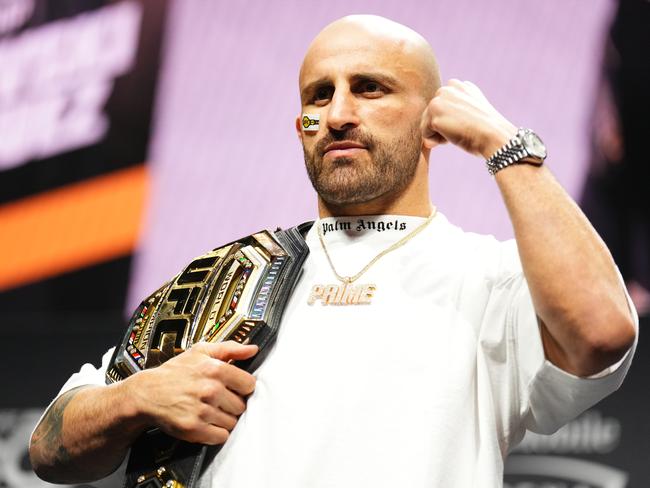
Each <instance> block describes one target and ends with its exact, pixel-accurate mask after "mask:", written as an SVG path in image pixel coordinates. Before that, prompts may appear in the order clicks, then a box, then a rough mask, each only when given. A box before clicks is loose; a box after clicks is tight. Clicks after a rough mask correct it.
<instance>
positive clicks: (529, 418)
mask: <svg viewBox="0 0 650 488" xmlns="http://www.w3.org/2000/svg"><path fill="white" fill-rule="evenodd" d="M423 220H424V219H421V218H417V217H405V216H381V217H348V218H336V219H334V218H329V219H323V220H321V221H319V222H317V223H316V224H315V225H314V227H312V229H311V230H310V231H309V233H308V235H307V243H308V245H309V248H310V251H311V252H310V255H309V257H308V258H307V261H306V263H305V266H304V273H303V275H302V277H301V278H300V280H299V282H298V285H297V287H296V289H295V292H294V294H293V296H292V297H291V299H290V301H289V303H288V305H287V308H286V310H285V316H284V319H283V323H282V326H281V328H280V330H279V333H278V339H277V343H276V345H275V346H274V348H273V350H272V351H271V353H270V354H269V356H268V358H267V359H266V361H265V362H264V363H263V364H262V366H261V367H260V368H259V369H258V370H257V372H256V373H255V376H256V377H257V385H256V389H255V392H254V394H253V395H252V396H251V397H250V398H249V400H248V409H247V411H246V412H245V413H244V414H243V415H242V416H241V418H240V419H239V422H238V424H237V426H236V428H235V429H234V431H233V432H232V434H231V436H230V438H229V440H228V441H227V442H226V444H225V445H224V446H223V448H222V449H221V451H220V452H219V454H218V455H217V457H216V458H215V460H214V462H213V463H212V466H211V469H210V470H209V471H208V474H207V475H206V477H204V480H203V484H202V486H206V487H210V486H211V487H213V488H217V487H218V488H245V487H255V488H259V487H267V486H268V487H282V488H304V487H313V488H325V487H328V488H330V487H331V488H334V487H336V488H341V487H355V488H357V487H365V486H371V487H373V488H383V487H386V488H395V487H396V486H405V487H409V488H425V487H426V488H431V487H472V488H475V487H490V488H493V487H499V486H502V477H503V462H504V458H505V456H506V454H507V452H508V450H509V449H510V448H512V447H514V445H515V444H516V443H518V442H519V441H520V440H521V438H522V437H523V434H524V432H525V430H526V429H529V430H532V431H534V432H540V433H550V432H553V431H555V430H556V429H558V428H559V427H560V426H562V425H563V424H564V423H566V422H567V421H568V420H570V419H572V418H573V417H575V416H576V415H578V414H579V413H581V412H582V411H583V410H585V409H586V408H588V407H589V406H591V405H593V404H594V403H596V402H597V401H599V400H600V399H602V398H603V397H605V396H606V395H608V394H609V393H611V392H613V391H614V390H616V389H617V388H618V386H619V385H620V384H621V382H622V380H623V378H624V376H625V373H626V372H627V369H628V367H629V365H630V361H631V359H632V356H633V350H634V347H636V344H635V346H634V347H633V348H632V350H631V351H630V352H628V354H627V355H626V356H625V358H624V359H623V360H622V361H620V362H619V363H618V364H617V365H615V366H613V367H611V368H608V369H607V370H606V371H604V372H602V373H600V374H599V375H595V377H592V378H589V379H585V378H577V377H575V376H573V375H571V374H568V373H566V372H564V371H562V370H560V369H559V368H557V367H555V366H554V365H552V364H551V363H550V362H548V361H546V360H545V359H544V353H543V348H542V344H541V340H540V333H539V326H538V322H537V318H536V315H535V311H534V309H533V305H532V303H531V298H530V294H529V291H528V287H527V284H526V280H525V279H524V276H523V273H522V270H521V264H520V260H519V256H518V253H517V248H516V243H515V242H514V241H512V240H511V241H507V242H499V241H497V240H495V239H494V238H493V237H491V236H482V235H477V234H472V233H466V232H463V231H462V230H461V229H459V228H458V227H456V226H453V225H451V224H450V223H449V222H448V221H447V220H446V218H445V217H444V216H443V215H441V214H438V215H437V216H436V217H435V218H434V219H433V221H432V222H431V223H430V224H429V226H428V227H426V228H425V229H424V230H423V231H422V232H421V233H420V234H418V235H417V236H415V237H414V238H413V239H412V240H410V241H409V242H407V243H406V244H405V245H404V246H403V247H400V248H398V249H396V250H394V251H392V252H390V253H388V254H387V255H385V256H384V257H382V258H381V259H380V260H379V261H378V262H376V263H375V264H374V265H373V266H372V267H371V268H370V269H369V270H368V271H367V272H366V273H365V274H364V275H363V276H361V277H360V278H359V279H358V280H357V282H356V283H358V284H370V283H372V284H375V285H376V292H375V294H374V297H373V298H372V303H371V304H369V305H348V306H332V305H328V306H327V305H322V304H321V303H320V302H317V303H315V304H313V305H308V304H307V301H308V297H309V293H310V291H311V288H312V286H313V285H315V284H338V281H337V280H336V278H335V276H334V274H333V272H332V270H331V268H330V266H329V264H328V262H327V260H326V257H325V254H324V252H323V249H322V247H321V245H320V243H319V240H318V235H317V233H316V226H318V225H320V226H323V225H325V226H326V227H323V228H327V229H328V232H326V233H325V235H324V238H325V242H326V244H327V247H328V250H329V253H330V255H331V258H332V261H333V263H334V265H335V266H336V269H337V271H338V272H339V273H340V274H341V275H344V276H345V275H354V274H355V273H357V272H358V271H360V270H361V269H362V268H363V267H364V266H365V265H366V264H367V263H368V262H369V261H370V260H371V259H372V258H373V257H374V256H376V255H377V254H378V253H379V252H381V251H382V250H384V249H386V248H387V247H389V246H390V245H391V244H393V243H395V242H396V241H397V240H399V239H400V238H401V237H403V236H404V235H406V234H407V233H408V232H410V231H411V230H413V229H414V228H415V227H416V226H417V225H419V224H420V223H422V222H423ZM337 222H338V225H336V223H337ZM344 222H349V223H350V224H349V227H350V230H333V229H334V228H340V227H345V226H346V225H347V224H344V225H341V223H344ZM328 224H331V225H328ZM389 224H390V225H389ZM632 310H633V308H632ZM635 320H638V319H636V316H635ZM637 323H638V322H637ZM637 328H638V325H637ZM109 358H110V354H108V353H107V354H106V355H105V356H104V361H103V365H102V368H101V369H99V370H96V369H95V368H93V367H92V366H90V365H85V366H84V367H83V368H82V369H81V371H80V372H79V373H77V374H75V375H73V376H72V377H71V378H70V380H69V381H68V383H66V385H65V386H64V388H63V390H62V392H63V391H67V390H68V389H70V388H73V387H75V386H79V385H81V384H88V383H92V384H103V382H104V370H105V368H106V364H107V362H108V360H109ZM209 477H211V479H212V483H210V482H209Z"/></svg>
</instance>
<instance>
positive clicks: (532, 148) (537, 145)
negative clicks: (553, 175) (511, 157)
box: [523, 131, 546, 161]
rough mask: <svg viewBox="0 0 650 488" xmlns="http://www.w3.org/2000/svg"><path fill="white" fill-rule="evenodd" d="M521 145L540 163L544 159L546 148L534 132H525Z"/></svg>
mask: <svg viewBox="0 0 650 488" xmlns="http://www.w3.org/2000/svg"><path fill="white" fill-rule="evenodd" d="M523 143H524V147H525V148H526V149H527V150H528V153H529V154H530V155H531V156H533V157H535V158H539V159H540V160H542V161H543V160H544V159H545V158H546V146H544V143H543V142H542V140H541V139H540V138H539V136H538V135H537V134H535V133H534V132H532V131H527V132H526V134H524V137H523Z"/></svg>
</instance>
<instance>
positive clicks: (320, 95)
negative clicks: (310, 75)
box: [314, 87, 332, 102]
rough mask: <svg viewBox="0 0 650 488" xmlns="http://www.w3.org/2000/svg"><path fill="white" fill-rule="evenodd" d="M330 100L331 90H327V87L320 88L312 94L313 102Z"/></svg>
mask: <svg viewBox="0 0 650 488" xmlns="http://www.w3.org/2000/svg"><path fill="white" fill-rule="evenodd" d="M330 98H332V89H331V88H327V87H322V88H319V89H317V90H316V92H315V93H314V101H315V102H318V101H323V100H329V99H330Z"/></svg>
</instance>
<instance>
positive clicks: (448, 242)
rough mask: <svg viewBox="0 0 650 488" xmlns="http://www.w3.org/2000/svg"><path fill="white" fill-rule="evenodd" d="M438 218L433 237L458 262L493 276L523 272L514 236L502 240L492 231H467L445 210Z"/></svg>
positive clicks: (485, 274) (464, 266) (432, 233)
mask: <svg viewBox="0 0 650 488" xmlns="http://www.w3.org/2000/svg"><path fill="white" fill-rule="evenodd" d="M435 221H436V222H435V226H434V228H433V229H432V231H433V232H431V233H430V234H429V236H430V239H432V240H433V242H434V245H435V246H436V247H437V248H438V250H439V251H440V252H442V253H443V254H444V255H445V256H446V257H447V258H448V259H450V260H452V261H453V262H455V263H456V265H457V266H459V267H461V268H463V269H467V270H472V271H474V272H477V273H480V274H482V275H484V276H485V277H487V278H493V279H498V278H502V277H504V276H508V275H518V274H521V272H522V269H521V260H520V259H519V252H518V250H517V242H516V241H515V240H514V239H508V240H505V241H500V240H498V239H497V238H496V237H494V236H493V235H491V234H478V233H476V232H468V231H465V230H463V229H462V228H461V227H459V226H457V225H454V224H452V223H451V222H449V220H447V218H446V217H445V216H444V215H443V214H438V215H437V216H436V219H435Z"/></svg>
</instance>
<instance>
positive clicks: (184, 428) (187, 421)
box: [176, 417, 199, 434]
mask: <svg viewBox="0 0 650 488" xmlns="http://www.w3.org/2000/svg"><path fill="white" fill-rule="evenodd" d="M198 427H199V422H198V421H197V420H196V419H195V418H191V417H186V418H182V419H179V420H178V421H177V423H176V428H177V429H178V430H179V431H180V432H183V433H185V434H191V433H193V432H196V430H197V429H198Z"/></svg>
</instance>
